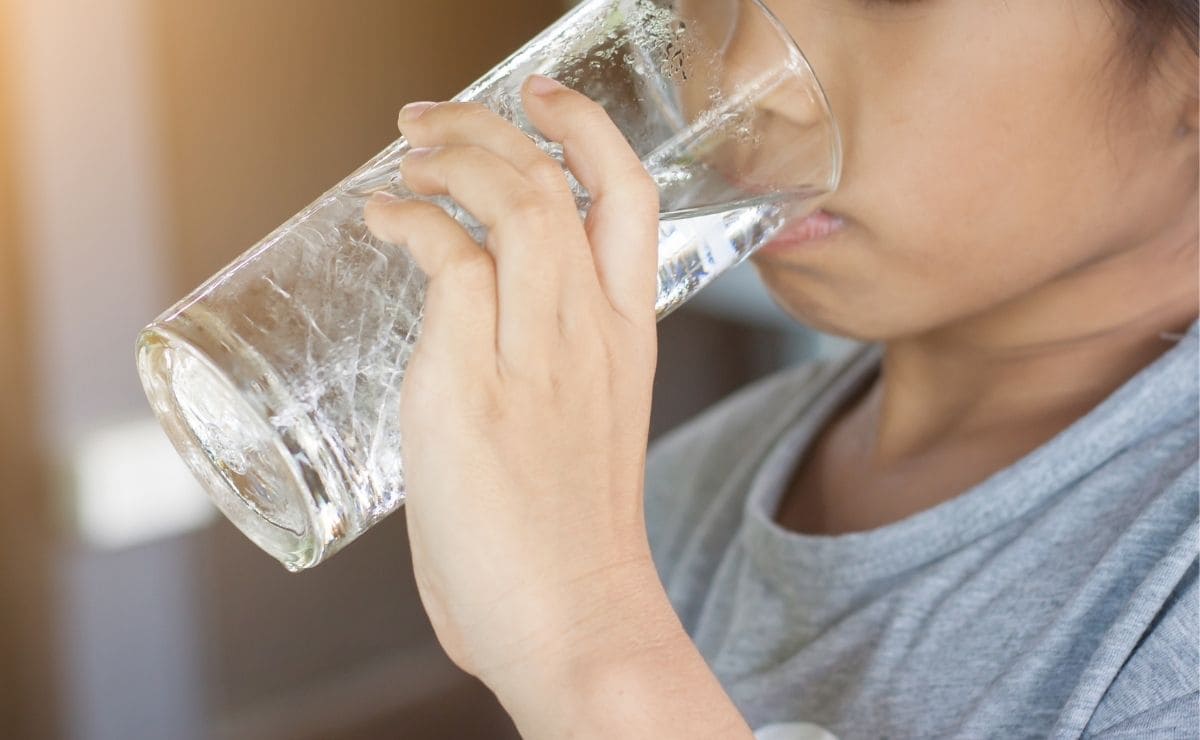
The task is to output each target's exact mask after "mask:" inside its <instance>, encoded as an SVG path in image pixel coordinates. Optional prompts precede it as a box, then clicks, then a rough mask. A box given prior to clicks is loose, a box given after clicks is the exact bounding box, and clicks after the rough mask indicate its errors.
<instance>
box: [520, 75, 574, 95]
mask: <svg viewBox="0 0 1200 740" xmlns="http://www.w3.org/2000/svg"><path fill="white" fill-rule="evenodd" d="M528 85H529V92H531V93H533V94H534V95H549V94H551V93H555V92H558V91H559V90H565V89H566V86H565V85H563V84H562V83H561V82H559V81H558V80H555V79H553V78H550V77H547V76H545V75H530V76H529V82H528Z"/></svg>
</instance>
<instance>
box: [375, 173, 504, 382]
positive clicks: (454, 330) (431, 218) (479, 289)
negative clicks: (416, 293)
mask: <svg viewBox="0 0 1200 740" xmlns="http://www.w3.org/2000/svg"><path fill="white" fill-rule="evenodd" d="M363 218H364V220H365V221H366V224H367V228H369V229H370V230H371V233H373V234H374V235H375V236H376V237H377V238H379V239H382V240H383V241H386V242H390V243H392V244H398V245H404V246H405V247H407V248H408V251H409V253H410V254H412V256H413V259H414V260H416V262H417V265H418V266H419V267H420V268H421V270H422V271H423V272H424V273H425V274H426V275H428V276H429V283H428V285H427V286H426V291H425V308H424V311H423V313H424V318H423V319H422V322H421V335H422V338H423V339H424V338H425V337H428V338H429V341H422V342H421V345H423V346H431V347H436V348H439V351H444V352H445V353H446V355H447V356H446V358H445V359H447V360H452V361H453V362H456V363H457V362H467V363H474V362H479V361H485V360H487V359H488V358H494V354H495V342H496V323H495V322H496V308H495V306H496V278H495V264H494V263H493V261H492V257H491V255H489V254H488V253H487V252H486V251H484V250H483V249H480V247H479V245H478V244H476V243H475V241H474V240H473V239H472V238H471V235H470V234H468V233H467V232H466V230H464V229H463V228H462V227H461V226H459V225H458V224H457V223H456V222H455V221H454V219H452V218H450V216H448V215H447V214H446V212H445V211H443V210H442V209H441V208H439V207H438V206H436V205H433V204H432V203H425V202H423V201H417V200H401V199H399V198H396V197H394V196H391V195H388V194H386V193H376V194H375V195H373V196H371V199H370V200H368V201H367V205H366V209H365V211H364V213H363Z"/></svg>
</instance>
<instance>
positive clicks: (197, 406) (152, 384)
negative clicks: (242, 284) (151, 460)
mask: <svg viewBox="0 0 1200 740" xmlns="http://www.w3.org/2000/svg"><path fill="white" fill-rule="evenodd" d="M177 319H178V317H177ZM180 328H181V327H180V324H179V323H178V321H175V322H172V327H171V328H167V327H166V326H164V325H162V324H159V323H155V324H151V325H150V326H149V327H147V328H146V329H144V330H143V331H142V333H141V334H140V335H139V337H138V342H137V364H138V372H139V374H140V376H141V379H142V385H143V387H144V388H145V391H146V395H147V397H148V398H149V400H150V405H151V407H152V408H153V410H154V413H155V415H156V416H157V417H158V420H159V422H160V424H162V426H163V428H164V429H165V430H166V432H167V436H168V437H169V438H170V440H171V443H172V444H173V445H174V446H175V449H176V450H177V451H178V452H179V454H180V456H181V457H182V458H183V459H184V461H185V462H186V463H187V465H188V467H189V468H190V469H191V471H192V473H193V475H195V476H196V477H197V478H198V479H199V480H200V482H201V483H202V484H203V486H204V488H205V490H206V491H207V492H208V494H209V496H210V497H211V498H212V500H213V502H214V503H215V504H216V505H217V507H218V508H219V509H220V510H221V511H222V512H223V513H224V514H225V516H227V517H228V518H229V519H230V521H232V522H233V523H234V525H236V526H237V527H238V529H240V530H241V531H242V532H243V533H245V535H246V536H247V537H249V538H250V539H251V540H252V541H253V542H254V543H255V544H257V545H258V546H259V547H261V548H262V549H263V550H265V551H266V552H267V553H268V554H270V555H271V556H272V557H274V558H276V559H277V560H279V561H280V562H281V563H283V565H284V567H286V568H287V569H288V570H290V571H299V570H303V569H305V568H309V567H311V566H313V565H315V564H317V563H318V562H320V561H322V560H324V559H325V558H326V557H328V556H329V555H330V554H332V551H333V549H340V547H341V545H343V544H345V542H344V541H341V540H348V539H353V538H352V537H350V538H346V537H345V534H346V531H347V523H346V522H345V516H344V512H343V511H342V510H341V507H339V506H337V505H336V504H335V502H336V501H338V500H339V498H338V497H337V496H332V497H331V496H329V495H328V494H329V493H332V492H331V491H329V490H328V489H329V487H330V485H331V484H332V485H333V486H334V487H335V488H339V487H340V485H339V484H340V478H341V476H340V475H338V474H337V471H336V470H333V469H331V468H329V467H328V466H321V465H320V462H322V461H326V462H328V457H329V456H328V454H326V453H325V452H324V450H323V449H321V448H322V447H323V445H321V443H320V440H319V439H317V438H314V437H312V436H311V435H305V434H304V433H303V429H302V428H297V427H302V425H296V424H295V420H294V419H293V420H292V422H293V423H292V428H291V429H287V430H280V429H277V428H276V427H274V426H272V425H271V424H270V423H269V420H270V419H272V418H275V414H273V412H272V406H276V405H277V404H275V403H272V398H271V393H272V391H277V390H278V385H277V384H276V383H273V382H271V378H270V376H271V375H272V373H271V372H270V370H269V368H266V367H256V368H254V371H252V372H247V367H246V366H247V365H257V364H259V363H257V362H255V359H256V358H255V356H254V355H253V354H252V353H253V350H251V349H250V348H249V347H247V346H245V345H244V344H242V343H240V342H236V341H231V338H230V337H228V336H223V337H220V339H219V340H216V339H214V337H213V332H211V330H209V331H205V330H198V331H193V332H189V333H190V334H191V336H188V337H185V336H181V334H180V333H179V331H178V330H179V329H180ZM185 328H186V324H185ZM238 345H241V346H238ZM248 353H249V354H248ZM239 378H240V379H243V382H242V383H239V382H238V380H237V379H239ZM247 381H248V387H247ZM297 432H299V433H297ZM306 436H307V437H308V439H307V442H308V444H302V443H300V442H299V441H298V439H299V438H303V437H306ZM308 461H317V465H313V464H310V463H309V462H308ZM322 467H323V468H325V469H324V470H322V469H321V468H322Z"/></svg>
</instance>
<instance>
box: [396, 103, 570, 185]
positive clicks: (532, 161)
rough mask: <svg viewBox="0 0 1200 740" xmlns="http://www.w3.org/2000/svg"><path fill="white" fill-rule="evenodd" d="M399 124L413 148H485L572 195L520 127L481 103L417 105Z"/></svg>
mask: <svg viewBox="0 0 1200 740" xmlns="http://www.w3.org/2000/svg"><path fill="white" fill-rule="evenodd" d="M398 125H399V127H400V132H401V133H402V134H404V136H405V138H407V139H408V143H409V144H411V145H412V146H413V147H430V146H446V145H451V144H455V145H464V144H466V145H472V146H479V147H483V148H484V149H488V150H490V151H492V152H494V153H495V154H497V155H499V156H501V157H503V158H505V159H507V160H508V161H509V162H511V163H512V164H513V166H514V167H516V168H517V169H518V170H520V171H521V172H523V173H525V174H526V175H529V176H530V177H532V178H533V179H534V180H535V181H537V182H538V183H540V184H541V185H543V186H545V187H546V188H548V189H549V190H550V191H551V192H559V193H562V194H566V193H568V192H569V188H568V187H567V179H566V177H565V175H564V173H563V169H562V166H561V165H560V164H559V163H558V162H556V161H554V160H553V159H551V158H550V157H548V156H547V155H546V153H545V152H543V151H542V150H541V149H539V148H538V146H537V145H536V144H535V143H534V142H533V140H532V139H530V138H529V136H527V135H526V134H525V133H524V132H523V131H521V130H520V129H519V128H517V127H516V126H513V125H512V124H511V123H509V122H508V121H506V120H505V119H504V118H502V117H501V116H500V115H498V114H497V113H494V112H492V111H491V110H488V109H487V108H485V107H484V106H483V105H481V104H479V103H436V104H433V103H414V104H412V105H408V106H405V107H404V108H403V109H401V111H400V116H399V121H398Z"/></svg>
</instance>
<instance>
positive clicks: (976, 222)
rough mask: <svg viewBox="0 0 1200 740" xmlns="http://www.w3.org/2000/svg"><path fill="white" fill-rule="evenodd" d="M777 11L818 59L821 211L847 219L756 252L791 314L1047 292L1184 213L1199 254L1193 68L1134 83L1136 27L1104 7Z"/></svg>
mask: <svg viewBox="0 0 1200 740" xmlns="http://www.w3.org/2000/svg"><path fill="white" fill-rule="evenodd" d="M767 5H768V7H770V8H771V10H772V11H774V13H775V14H776V15H777V16H778V17H779V19H780V20H781V21H782V22H783V24H784V25H785V26H786V27H787V29H788V30H789V31H790V32H791V34H792V35H793V36H794V37H795V39H796V40H797V42H798V43H799V45H800V47H801V48H802V49H803V50H804V52H805V55H806V56H807V57H808V59H809V61H810V62H811V63H812V66H813V68H814V70H815V71H816V73H817V76H818V77H819V78H820V80H821V83H822V85H823V86H824V87H825V90H826V92H827V94H828V97H829V101H830V104H831V106H832V108H833V112H834V115H835V116H836V117H837V120H838V123H839V125H840V127H841V132H842V137H843V143H844V147H845V160H844V162H845V166H844V171H843V178H842V186H841V188H840V189H839V191H838V192H837V193H835V194H834V195H833V196H832V197H831V199H830V200H829V201H828V202H827V203H826V205H825V209H826V210H827V211H830V212H832V213H834V214H836V215H840V216H842V217H843V218H844V219H845V220H846V222H847V228H846V229H844V230H843V231H841V232H839V233H838V234H836V235H834V236H833V237H831V238H829V239H827V240H825V241H823V242H818V243H815V244H811V245H809V247H810V248H809V249H803V248H802V249H801V250H799V251H796V252H791V253H786V254H777V255H764V254H761V253H760V254H757V255H755V257H754V258H753V260H754V263H755V265H756V267H757V268H758V271H759V273H760V275H761V276H762V278H763V280H764V282H765V283H766V285H767V286H768V288H769V289H770V291H771V293H772V294H773V295H774V296H775V298H776V300H777V301H778V302H779V303H780V304H781V305H783V306H784V307H785V308H786V309H787V310H788V311H789V312H790V313H791V314H792V315H793V316H795V317H796V318H797V319H799V320H801V321H803V322H804V323H807V324H810V325H812V326H815V327H816V328H819V329H822V330H826V331H831V332H835V333H839V334H844V335H848V336H856V337H859V338H865V339H888V338H893V337H897V336H903V335H910V334H914V333H917V332H921V331H924V330H928V329H931V328H933V327H938V326H943V325H946V324H949V323H951V322H954V321H956V320H958V319H962V318H965V317H968V316H970V315H973V314H977V313H979V312H982V311H985V310H988V309H992V308H995V307H998V306H1000V305H1001V304H1005V303H1010V302H1012V303H1020V302H1021V301H1014V299H1026V298H1030V297H1031V296H1034V294H1035V293H1037V294H1038V295H1040V293H1038V291H1039V289H1041V288H1043V287H1044V286H1045V285H1046V284H1048V283H1051V282H1053V281H1055V280H1056V279H1057V278H1061V277H1063V276H1066V275H1068V274H1070V273H1072V272H1073V271H1082V270H1085V269H1088V268H1089V267H1090V266H1091V265H1093V264H1094V263H1096V262H1098V261H1101V260H1103V259H1104V258H1106V257H1108V256H1110V255H1114V254H1116V253H1122V252H1129V251H1133V250H1134V248H1135V247H1139V245H1145V244H1146V243H1147V242H1149V241H1152V240H1154V239H1155V238H1156V237H1157V238H1159V239H1161V238H1162V233H1163V232H1164V231H1166V230H1168V229H1169V228H1170V227H1171V226H1172V225H1173V224H1177V223H1180V222H1181V221H1182V223H1184V224H1185V227H1184V231H1186V233H1183V234H1182V236H1181V237H1178V238H1175V237H1172V238H1174V240H1175V244H1174V246H1175V250H1174V253H1175V254H1178V253H1179V251H1180V247H1179V244H1180V242H1181V241H1182V242H1184V243H1185V244H1186V240H1188V239H1190V240H1191V244H1192V246H1191V247H1190V248H1186V247H1185V251H1186V249H1190V250H1192V253H1193V254H1194V249H1195V246H1194V245H1195V238H1196V234H1195V230H1194V226H1192V227H1188V226H1186V224H1194V223H1195V218H1196V216H1195V202H1196V176H1197V172H1196V157H1197V150H1196V144H1195V139H1196V137H1195V132H1194V131H1186V130H1184V131H1181V129H1180V126H1181V123H1183V122H1186V121H1187V120H1188V117H1187V116H1188V114H1187V111H1189V110H1193V111H1194V106H1195V101H1194V97H1193V98H1192V99H1191V101H1190V102H1189V97H1191V96H1193V95H1194V92H1193V91H1194V90H1195V87H1196V76H1195V70H1194V67H1193V66H1192V65H1193V62H1192V61H1191V60H1189V59H1187V57H1186V54H1185V53H1182V54H1180V55H1178V56H1180V57H1182V58H1169V59H1166V60H1164V62H1165V64H1166V65H1167V68H1166V71H1167V73H1168V75H1164V76H1154V75H1151V76H1150V77H1148V78H1147V81H1146V82H1145V83H1143V84H1132V83H1129V82H1127V81H1126V78H1125V77H1122V73H1123V72H1124V68H1123V67H1122V66H1121V65H1122V64H1123V63H1125V61H1126V56H1127V52H1126V50H1125V47H1124V46H1123V43H1124V36H1123V35H1122V34H1123V33H1124V28H1123V27H1120V26H1117V25H1115V23H1117V22H1119V21H1120V20H1122V19H1123V16H1122V15H1121V14H1120V12H1119V11H1118V10H1115V9H1113V8H1112V7H1110V6H1108V5H1107V4H1106V3H1105V2H1103V0H1052V1H1048V0H908V1H907V2H899V1H897V0H767ZM1167 76H1170V79H1169V80H1167V79H1163V77H1167ZM1189 106H1191V107H1190V108H1189ZM779 107H780V108H781V109H783V108H786V101H779ZM1192 115H1194V113H1193V114H1192ZM1189 228H1190V229H1191V230H1190V231H1188V229H1189ZM1192 259H1194V257H1192ZM1127 261H1128V260H1127ZM1120 262H1121V260H1117V262H1116V263H1115V264H1117V265H1119V264H1120ZM1129 264H1131V265H1136V264H1137V263H1136V262H1133V261H1129ZM1185 264H1186V263H1185ZM1106 269H1107V268H1106ZM1116 269H1121V268H1120V267H1117V268H1116ZM1136 269H1137V268H1136V267H1135V268H1133V271H1136ZM1181 279H1186V280H1187V281H1191V282H1194V280H1195V276H1194V274H1184V275H1182V276H1181ZM1042 292H1044V291H1042ZM1100 299H1101V300H1102V299H1103V297H1102V296H1101V297H1100ZM1025 303H1028V301H1026V302H1025ZM1033 305H1034V306H1035V307H1036V306H1037V305H1041V304H1040V303H1039V301H1038V300H1034V301H1033ZM1028 307H1029V306H1028V305H1027V306H1026V308H1028ZM1047 310H1053V311H1055V312H1057V311H1062V310H1069V309H1065V308H1064V307H1063V306H1059V305H1056V306H1054V308H1053V309H1047ZM1056 316H1057V314H1056Z"/></svg>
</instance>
